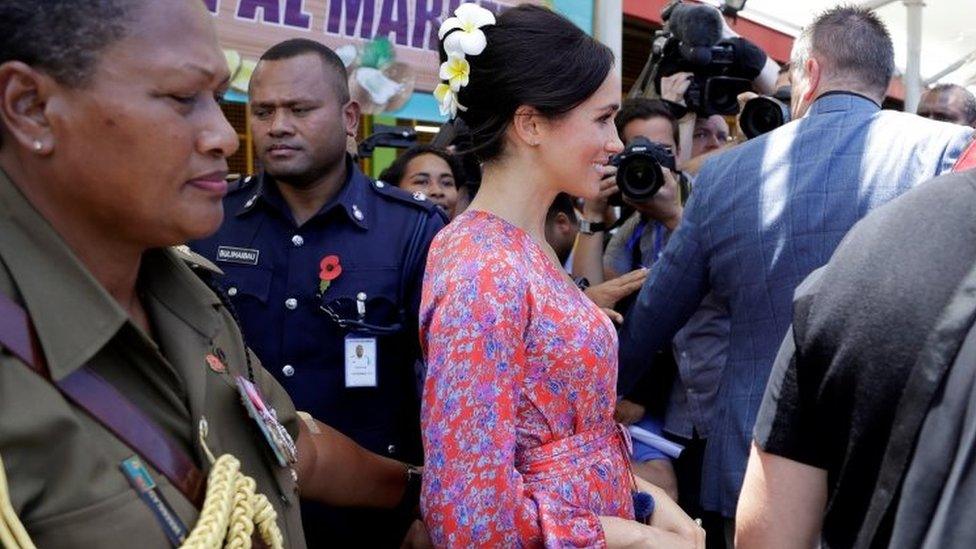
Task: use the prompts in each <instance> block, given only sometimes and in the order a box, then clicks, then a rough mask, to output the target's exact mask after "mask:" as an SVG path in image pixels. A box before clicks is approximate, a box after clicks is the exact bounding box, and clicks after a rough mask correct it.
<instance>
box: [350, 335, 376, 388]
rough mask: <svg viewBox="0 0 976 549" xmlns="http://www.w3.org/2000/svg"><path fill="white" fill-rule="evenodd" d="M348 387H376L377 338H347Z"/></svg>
mask: <svg viewBox="0 0 976 549" xmlns="http://www.w3.org/2000/svg"><path fill="white" fill-rule="evenodd" d="M345 352H346V354H345V357H346V387H376V381H377V380H376V338H375V337H363V336H361V335H356V334H350V335H348V336H346V349H345Z"/></svg>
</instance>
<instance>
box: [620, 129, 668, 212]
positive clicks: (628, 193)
mask: <svg viewBox="0 0 976 549" xmlns="http://www.w3.org/2000/svg"><path fill="white" fill-rule="evenodd" d="M610 164H611V165H613V166H616V167H617V187H619V188H620V195H614V197H611V203H614V204H615V205H620V203H619V202H620V201H619V198H615V197H618V196H621V195H622V196H623V197H626V198H628V199H630V200H631V201H633V202H645V201H647V200H649V199H650V198H651V197H653V196H654V195H655V194H657V192H658V191H659V190H660V189H661V187H662V186H664V172H663V171H662V169H661V168H662V167H664V168H667V169H669V170H671V171H672V172H674V171H676V170H677V168H676V165H675V159H674V154H672V153H671V150H670V149H668V148H667V147H665V146H664V145H661V144H660V143H655V142H653V141H651V140H650V139H647V138H646V137H635V138H634V139H633V141H631V142H630V143H628V144H627V147H625V148H624V150H623V151H621V152H620V153H619V154H616V155H614V156H613V157H612V158H611V159H610Z"/></svg>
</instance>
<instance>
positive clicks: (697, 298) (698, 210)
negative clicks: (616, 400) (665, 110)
mask: <svg viewBox="0 0 976 549" xmlns="http://www.w3.org/2000/svg"><path fill="white" fill-rule="evenodd" d="M708 178H709V176H708V174H707V168H706V170H703V172H702V175H701V176H700V177H699V185H698V189H697V191H696V192H695V193H693V194H692V195H691V199H690V200H689V201H688V205H687V206H686V207H685V211H684V217H683V218H682V220H681V224H680V225H679V226H678V229H677V230H676V231H675V233H674V234H673V235H672V236H671V239H670V240H669V241H668V244H667V247H665V249H664V253H663V254H662V256H661V259H659V260H658V261H657V262H656V263H655V264H654V268H653V269H651V273H650V276H648V277H647V280H646V281H645V282H644V286H643V287H642V288H641V290H640V293H639V294H638V296H637V300H636V302H635V303H634V307H633V308H632V309H631V311H630V312H629V313H628V315H627V318H626V321H625V322H624V326H623V328H622V329H621V332H620V370H619V375H618V381H617V394H619V395H627V394H630V393H631V391H632V389H633V387H634V385H635V384H636V383H637V381H638V380H639V379H640V377H641V376H642V374H643V373H644V372H645V371H647V369H648V368H650V367H651V362H652V360H651V359H650V358H649V357H652V356H653V354H654V353H655V352H656V351H659V350H661V349H663V348H664V347H666V346H667V345H668V344H669V343H670V341H671V338H673V337H674V334H675V333H677V331H678V330H680V329H681V327H682V326H684V324H685V322H687V321H688V319H689V318H690V317H691V315H692V314H694V312H695V310H697V309H698V306H699V304H701V301H702V299H703V298H704V297H705V295H707V294H708V291H709V283H708V268H707V262H706V258H705V252H704V250H703V249H702V245H701V233H702V228H701V219H702V217H703V214H704V212H703V210H704V209H705V206H706V204H705V200H703V196H702V195H703V194H705V193H706V192H707V191H706V189H704V188H702V187H704V186H705V185H702V182H703V181H705V180H708Z"/></svg>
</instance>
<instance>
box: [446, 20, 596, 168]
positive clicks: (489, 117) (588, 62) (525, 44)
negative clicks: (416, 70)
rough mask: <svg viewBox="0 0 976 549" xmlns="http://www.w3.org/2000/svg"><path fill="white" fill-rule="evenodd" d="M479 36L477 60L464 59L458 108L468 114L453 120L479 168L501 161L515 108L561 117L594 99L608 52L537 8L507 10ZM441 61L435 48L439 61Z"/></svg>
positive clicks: (483, 28)
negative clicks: (465, 75)
mask: <svg viewBox="0 0 976 549" xmlns="http://www.w3.org/2000/svg"><path fill="white" fill-rule="evenodd" d="M481 30H482V31H483V32H484V33H485V37H486V38H487V42H488V45H487V46H486V47H485V50H484V51H483V52H481V54H480V55H468V56H466V59H467V61H468V63H470V65H471V73H470V80H469V82H468V85H467V86H464V87H462V88H461V91H460V92H459V93H458V102H459V103H460V104H461V105H462V106H464V107H465V108H466V109H467V110H465V111H459V112H458V116H459V117H460V118H461V119H462V120H463V121H464V122H465V123H466V124H467V125H468V127H469V128H471V135H472V141H473V144H474V149H473V150H472V152H474V153H475V154H476V155H477V156H478V158H479V159H480V160H481V161H482V162H487V161H490V160H493V159H495V158H497V157H498V156H499V155H500V154H501V153H502V146H503V143H504V136H505V132H506V130H507V129H508V125H509V124H510V123H511V121H512V118H513V116H514V115H515V110H516V109H517V108H518V107H520V106H522V105H526V106H530V107H533V108H535V109H536V110H538V111H539V112H540V113H542V114H543V115H545V116H550V117H558V116H560V115H562V114H565V113H567V112H569V111H571V110H572V109H573V108H574V107H576V106H577V105H579V104H580V103H582V102H584V101H586V99H587V98H588V97H590V96H591V95H593V93H594V92H595V91H596V90H597V89H598V88H599V87H600V86H601V85H602V84H603V81H604V80H606V78H607V75H608V74H609V73H610V69H611V68H612V66H613V52H611V51H610V48H608V47H606V46H605V45H603V44H601V43H599V42H597V41H596V40H594V39H593V38H591V37H590V36H588V35H587V34H586V33H584V32H583V31H582V30H580V29H579V28H578V27H577V26H576V25H574V24H573V23H572V22H571V21H569V20H568V19H566V18H565V17H563V16H561V15H559V14H557V13H554V12H552V11H550V10H548V9H546V8H542V7H539V6H531V5H522V6H518V7H515V8H511V9H508V10H506V11H505V12H503V13H502V14H501V15H500V16H498V18H497V21H496V24H495V25H488V26H485V27H482V28H481ZM446 36H450V33H448V35H446ZM446 36H445V38H446ZM446 59H447V54H446V53H445V52H444V49H443V47H441V61H442V62H443V61H444V60H446Z"/></svg>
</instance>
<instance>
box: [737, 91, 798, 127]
mask: <svg viewBox="0 0 976 549" xmlns="http://www.w3.org/2000/svg"><path fill="white" fill-rule="evenodd" d="M789 121H790V88H789V87H788V86H784V87H782V88H780V89H778V90H776V93H775V94H773V96H772V97H767V96H762V97H757V98H755V99H750V100H749V101H747V102H746V104H745V106H744V107H742V116H740V117H739V126H740V127H741V128H742V133H744V134H746V137H748V138H749V139H752V138H754V137H757V136H760V135H762V134H764V133H767V132H771V131H773V130H775V129H776V128H778V127H780V126H782V125H783V124H786V123H787V122H789Z"/></svg>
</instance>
